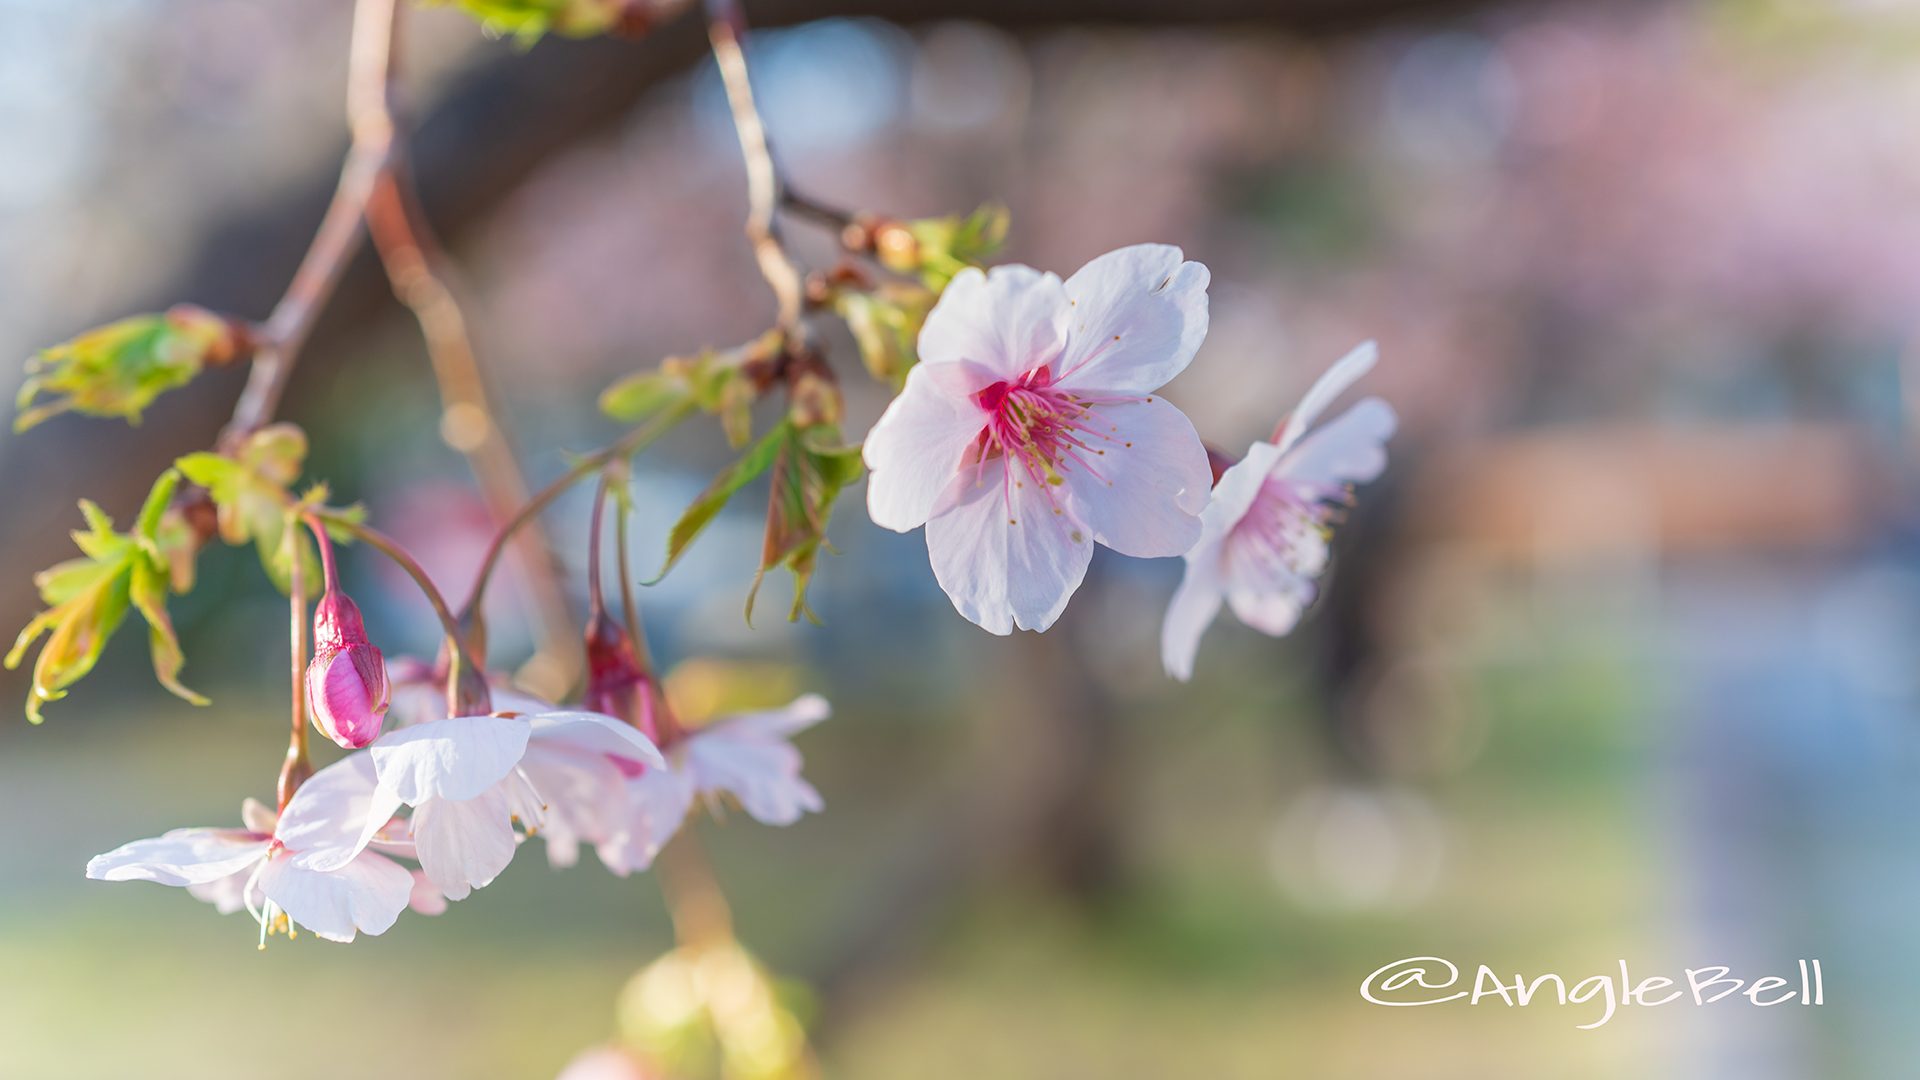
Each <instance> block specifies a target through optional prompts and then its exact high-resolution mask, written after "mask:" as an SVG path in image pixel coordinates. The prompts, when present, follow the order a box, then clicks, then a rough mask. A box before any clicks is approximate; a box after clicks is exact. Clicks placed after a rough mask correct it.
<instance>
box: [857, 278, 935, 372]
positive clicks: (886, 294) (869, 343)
mask: <svg viewBox="0 0 1920 1080" xmlns="http://www.w3.org/2000/svg"><path fill="white" fill-rule="evenodd" d="M936 299H938V298H937V297H936V296H935V295H934V293H933V292H932V290H930V289H925V288H922V287H921V286H918V285H895V284H888V285H882V286H880V287H878V288H876V289H874V290H873V291H871V292H862V291H859V290H854V289H843V290H840V291H839V292H838V293H837V294H836V295H835V296H834V301H833V307H834V310H835V311H836V312H837V313H838V314H839V315H840V317H841V318H842V319H845V320H846V323H847V329H848V330H849V331H851V332H852V333H853V340H854V344H856V345H858V346H859V348H860V362H861V363H862V364H864V365H866V369H867V373H868V374H870V375H872V376H873V377H874V378H876V379H879V380H880V381H882V382H885V383H889V384H891V385H892V386H893V388H894V389H895V390H896V391H897V390H899V389H900V387H901V386H903V385H904V384H905V383H906V381H907V371H908V370H909V369H911V368H912V367H913V365H914V364H915V363H917V362H919V359H920V354H919V350H918V343H919V339H920V328H921V327H922V326H923V325H925V324H926V321H927V313H928V312H929V311H931V310H933V302H934V301H935V300H936Z"/></svg>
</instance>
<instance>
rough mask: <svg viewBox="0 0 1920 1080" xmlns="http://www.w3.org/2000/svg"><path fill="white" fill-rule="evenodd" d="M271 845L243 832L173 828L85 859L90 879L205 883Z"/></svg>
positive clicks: (242, 866)
mask: <svg viewBox="0 0 1920 1080" xmlns="http://www.w3.org/2000/svg"><path fill="white" fill-rule="evenodd" d="M267 843H268V841H267V838H266V837H263V836H260V835H259V834H257V833H252V832H248V831H247V830H245V829H174V830H173V831H171V832H168V833H166V834H164V835H162V836H156V837H153V838H151V839H148V840H135V841H133V842H131V843H127V844H122V845H120V846H119V847H117V848H114V849H113V850H112V851H109V852H107V853H106V854H104V855H95V856H94V857H93V858H92V859H89V860H88V861H87V876H88V877H90V878H94V879H96V880H99V881H156V882H159V883H160V884H162V885H204V884H207V883H209V882H213V881H218V880H220V879H221V878H224V877H228V876H230V875H232V874H236V873H239V872H240V871H241V870H244V869H247V868H250V867H251V866H252V865H253V864H254V863H256V862H259V861H260V857H261V856H262V855H264V854H266V852H267Z"/></svg>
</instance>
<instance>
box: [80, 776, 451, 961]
mask: <svg viewBox="0 0 1920 1080" xmlns="http://www.w3.org/2000/svg"><path fill="white" fill-rule="evenodd" d="M374 789H375V781H374V769H373V762H372V761H371V759H369V758H368V756H367V755H365V754H354V755H352V756H350V757H347V758H345V759H343V760H341V761H338V762H335V763H334V764H332V765H329V766H327V767H326V768H324V769H321V770H320V771H319V772H317V773H314V774H313V776H312V777H310V778H308V780H307V781H306V783H304V784H302V785H301V786H300V790H299V791H297V792H295V793H294V796H293V798H292V799H291V800H289V801H288V802H287V807H286V809H285V810H284V811H282V812H281V813H280V815H279V816H278V818H277V819H276V818H275V816H274V813H273V811H271V810H268V809H267V808H266V807H265V806H263V805H261V804H260V803H258V802H255V801H254V800H252V799H249V800H247V801H246V803H245V804H244V805H243V806H242V808H241V821H242V823H243V827H242V828H238V829H212V828H194V829H175V830H173V831H172V832H169V833H167V834H165V835H164V836H158V837H154V838H153V839H150V840H135V841H133V842H132V843H129V844H124V845H122V846H120V847H118V848H115V849H114V850H112V851H109V852H107V853H106V854H104V855H98V856H95V857H94V858H93V859H92V861H90V862H88V863H87V876H88V877H90V878H96V879H98V880H101V881H153V882H158V883H159V884H162V885H180V886H185V887H186V889H187V890H188V891H189V892H190V893H192V894H193V895H194V896H195V897H196V898H198V899H201V900H204V901H207V902H208V903H211V904H213V905H214V907H215V908H217V909H218V910H219V911H220V912H221V913H222V914H226V913H230V912H233V911H238V910H240V909H241V908H243V907H244V908H246V909H247V911H248V912H249V913H250V914H252V915H253V917H254V919H255V920H256V921H257V922H258V923H259V924H260V941H261V945H262V947H264V946H265V944H266V938H267V934H268V933H269V932H270V931H273V930H286V931H287V932H288V934H289V936H291V934H292V933H293V927H294V926H295V925H298V926H304V927H306V928H307V929H308V930H311V931H312V932H313V933H314V934H315V935H316V936H319V937H322V938H325V939H327V940H328V941H343V942H344V941H352V940H353V938H354V935H355V934H356V933H367V934H381V933H384V932H386V930H387V928H388V927H390V926H392V925H393V923H394V920H396V919H398V918H399V916H400V912H401V911H402V910H403V909H404V908H406V907H407V905H408V900H409V898H410V896H411V894H412V892H413V876H412V874H410V873H409V872H408V871H407V869H406V868H405V867H403V866H401V865H400V864H399V863H396V862H394V861H393V860H392V859H389V858H388V857H387V856H385V855H383V854H380V853H379V852H377V851H372V850H368V844H367V843H366V842H363V841H361V840H360V839H359V836H360V834H361V833H362V832H363V826H364V825H365V824H366V823H367V820H368V815H369V813H373V812H377V811H375V810H374V807H375V804H376V801H377V800H376V799H375V798H374ZM390 816H391V815H386V816H382V817H381V818H380V820H379V823H378V825H377V826H376V827H375V828H374V829H373V830H371V832H370V833H369V835H370V837H373V838H378V836H379V834H380V832H381V830H380V828H379V826H384V825H385V824H386V822H387V820H388V818H389V817H390ZM323 866H324V868H322V867H323Z"/></svg>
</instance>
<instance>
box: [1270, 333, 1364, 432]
mask: <svg viewBox="0 0 1920 1080" xmlns="http://www.w3.org/2000/svg"><path fill="white" fill-rule="evenodd" d="M1379 358H1380V348H1379V346H1377V345H1375V344H1374V343H1373V342H1371V341H1363V342H1361V343H1360V345H1359V347H1357V348H1355V349H1354V350H1353V351H1352V352H1350V353H1348V354H1347V355H1345V356H1343V357H1341V358H1340V359H1339V360H1337V361H1335V362H1334V365H1333V366H1332V367H1330V368H1328V369H1327V370H1326V373H1325V374H1323V375H1321V376H1320V378H1319V379H1318V380H1316V381H1315V382H1314V384H1313V386H1312V387H1310V388H1309V389H1308V390H1307V393H1306V396H1305V397H1302V398H1301V399H1300V404H1298V405H1296V406H1294V409H1293V415H1291V416H1289V417H1287V426H1286V427H1285V428H1283V429H1282V430H1281V432H1280V437H1279V438H1278V439H1276V440H1274V441H1275V443H1277V444H1278V445H1279V447H1280V449H1282V450H1286V449H1287V448H1289V447H1291V446H1292V445H1293V444H1294V443H1295V442H1297V441H1298V440H1299V438H1300V436H1301V435H1302V434H1303V433H1305V432H1306V430H1307V428H1308V427H1309V426H1311V425H1312V424H1313V422H1314V421H1315V420H1318V419H1319V418H1320V414H1321V413H1323V412H1325V411H1326V409H1327V406H1329V405H1331V404H1333V399H1334V398H1337V397H1339V396H1340V395H1341V394H1343V393H1345V392H1346V389H1347V387H1349V386H1352V385H1353V384H1354V383H1355V382H1358V381H1359V379H1360V377H1361V376H1362V375H1365V374H1366V373H1367V372H1369V371H1372V370H1373V365H1374V361H1376V360H1378V359H1379Z"/></svg>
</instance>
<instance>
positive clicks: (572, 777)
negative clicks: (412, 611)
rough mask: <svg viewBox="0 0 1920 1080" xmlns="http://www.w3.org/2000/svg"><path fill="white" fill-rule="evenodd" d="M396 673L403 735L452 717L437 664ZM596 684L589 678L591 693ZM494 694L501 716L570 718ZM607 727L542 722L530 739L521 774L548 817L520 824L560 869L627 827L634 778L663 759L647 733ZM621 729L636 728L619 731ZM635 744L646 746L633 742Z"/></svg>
mask: <svg viewBox="0 0 1920 1080" xmlns="http://www.w3.org/2000/svg"><path fill="white" fill-rule="evenodd" d="M590 662H591V656H590ZM389 671H390V675H391V677H392V679H393V712H392V716H393V717H394V719H395V721H396V723H398V724H400V725H401V726H400V727H398V728H396V730H400V731H404V730H407V729H408V728H409V727H415V726H421V725H425V724H428V723H430V722H433V721H438V720H442V719H444V718H446V715H447V697H446V689H445V681H444V679H443V678H441V677H438V676H437V675H436V674H435V673H434V671H433V670H432V667H431V666H430V665H428V664H425V663H422V662H420V661H418V660H413V659H408V658H401V659H397V660H395V661H394V662H393V664H392V665H391V666H390V669H389ZM594 682H595V680H594V679H593V678H592V676H591V673H590V677H589V689H590V690H591V689H592V687H593V685H594ZM491 693H492V697H493V705H494V708H495V710H496V711H499V712H505V713H516V714H522V715H525V716H530V717H538V716H542V715H547V714H557V713H561V712H565V710H561V709H560V708H559V707H558V706H556V705H554V704H552V703H551V702H547V701H543V700H541V699H539V698H536V697H533V696H532V695H529V694H524V693H520V692H519V691H516V690H511V689H506V688H502V687H495V688H493V690H492V691H491ZM601 699H602V700H605V695H601ZM588 700H589V701H593V700H595V696H594V695H593V694H589V698H588ZM569 715H596V716H598V717H599V719H600V721H603V722H605V723H612V722H614V721H615V720H616V718H614V717H610V716H607V715H605V714H603V713H600V712H599V711H598V710H593V709H589V710H587V711H586V712H585V713H579V714H569ZM605 723H595V724H589V725H554V724H549V723H541V724H537V725H534V726H532V727H531V728H529V730H528V732H527V736H528V738H527V742H526V747H525V749H524V751H523V752H522V754H521V757H520V761H519V764H518V766H517V775H518V777H519V778H520V779H523V780H524V782H525V783H526V784H527V785H530V786H531V788H532V790H533V791H534V792H536V793H538V796H539V799H540V804H541V805H540V808H541V811H542V813H541V816H540V817H539V818H538V820H537V821H535V822H532V823H529V822H528V821H527V820H526V819H524V818H522V819H521V823H522V825H523V826H526V825H529V824H531V826H532V828H533V829H535V830H537V833H538V835H539V836H540V838H541V839H543V840H545V841H546V850H547V861H548V862H549V863H551V864H552V865H553V866H555V867H560V868H564V867H569V866H572V865H574V864H575V863H577V862H578V861H579V851H580V846H581V844H583V843H584V844H589V845H598V844H601V843H605V842H607V841H608V840H611V839H612V838H613V837H615V836H616V835H618V834H619V832H620V831H621V830H622V829H624V828H625V827H626V822H627V819H628V817H629V813H628V798H627V778H628V777H629V776H637V775H639V774H640V773H642V772H644V771H646V769H647V765H648V763H650V762H652V761H655V760H656V759H657V758H656V757H650V756H649V755H648V753H647V750H646V749H643V748H642V746H641V745H640V744H645V745H646V747H648V748H651V747H652V743H651V740H650V739H649V738H648V736H647V735H646V733H645V731H644V730H637V731H635V734H634V735H632V736H630V735H628V734H627V733H626V732H616V733H614V734H611V735H610V734H608V733H607V731H606V730H605ZM616 727H622V728H628V727H630V726H629V725H627V724H616ZM630 730H631V729H630ZM635 737H637V738H638V739H639V740H640V742H639V743H636V742H635V741H634V738H635ZM655 753H656V754H657V750H656V751H655ZM430 846H431V845H430ZM490 850H491V851H492V853H493V858H494V859H495V860H497V859H499V858H500V856H501V853H502V852H503V851H504V854H505V857H506V858H508V859H510V858H511V857H512V849H511V848H503V847H502V846H501V845H500V844H499V842H498V840H497V838H496V840H495V842H494V843H493V844H492V845H491V847H490ZM486 865H491V864H490V863H488V864H485V865H483V866H481V867H479V868H478V869H479V870H480V871H482V873H481V874H479V875H477V876H486V877H487V880H491V879H492V878H491V875H485V874H484V869H485V866H486ZM505 865H506V864H505V862H500V863H499V866H500V867H501V868H504V867H505ZM498 872H499V871H498V870H497V869H496V870H494V871H493V873H495V874H497V873H498ZM474 887H478V886H474Z"/></svg>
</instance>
